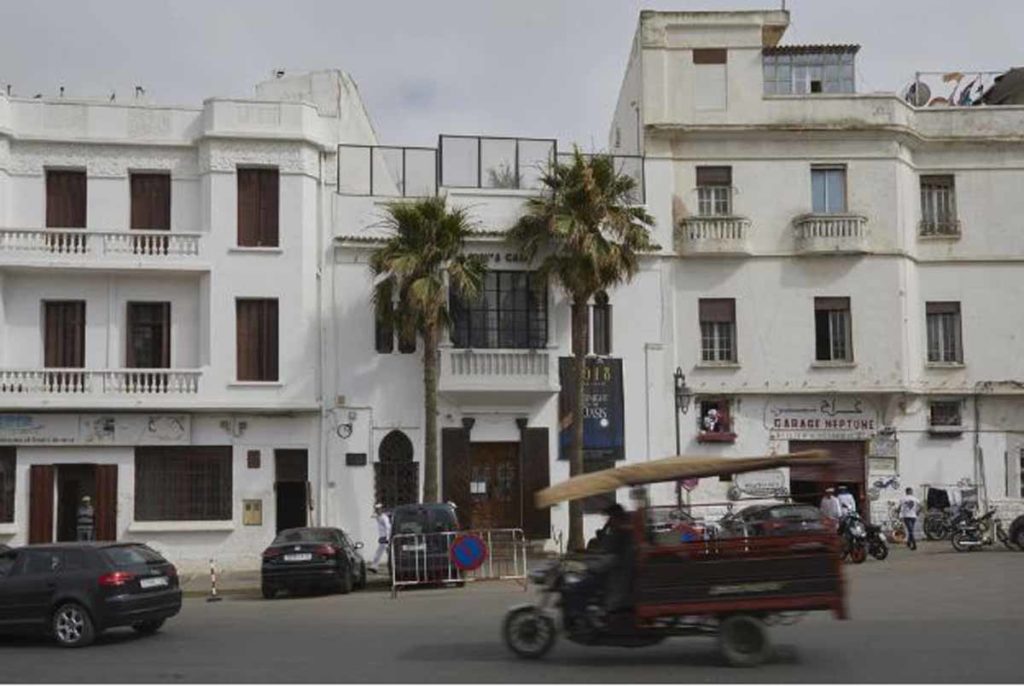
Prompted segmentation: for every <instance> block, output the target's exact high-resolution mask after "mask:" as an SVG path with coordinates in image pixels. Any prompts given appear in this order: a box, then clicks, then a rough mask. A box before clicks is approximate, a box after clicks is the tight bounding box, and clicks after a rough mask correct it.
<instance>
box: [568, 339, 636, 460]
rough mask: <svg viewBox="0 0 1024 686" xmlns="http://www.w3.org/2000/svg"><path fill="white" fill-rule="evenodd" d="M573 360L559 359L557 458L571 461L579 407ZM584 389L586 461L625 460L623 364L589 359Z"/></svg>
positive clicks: (584, 447) (610, 360) (612, 360)
mask: <svg viewBox="0 0 1024 686" xmlns="http://www.w3.org/2000/svg"><path fill="white" fill-rule="evenodd" d="M575 364H576V362H575V360H574V359H573V358H571V357H561V358H559V359H558V379H559V383H560V384H561V386H562V390H561V392H560V393H559V395H558V420H559V421H558V432H559V433H558V447H559V450H558V458H559V459H560V460H567V459H569V451H570V450H571V448H572V436H573V431H572V410H573V407H574V405H575V403H576V386H575V384H574V383H573V367H574V366H575ZM585 373H586V378H585V380H584V385H583V460H584V461H585V462H589V461H597V460H601V461H608V460H623V459H625V457H626V455H625V445H626V440H625V433H626V430H625V429H626V427H625V412H624V409H623V403H622V360H621V359H618V358H610V357H588V358H587V365H586V372H585Z"/></svg>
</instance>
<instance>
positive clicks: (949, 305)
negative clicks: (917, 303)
mask: <svg viewBox="0 0 1024 686" xmlns="http://www.w3.org/2000/svg"><path fill="white" fill-rule="evenodd" d="M924 309H925V313H926V314H960V303H958V302H929V303H925V304H924Z"/></svg>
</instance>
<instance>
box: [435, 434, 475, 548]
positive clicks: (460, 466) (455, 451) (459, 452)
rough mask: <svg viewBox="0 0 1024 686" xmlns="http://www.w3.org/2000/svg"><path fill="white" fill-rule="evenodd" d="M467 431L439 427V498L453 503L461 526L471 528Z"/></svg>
mask: <svg viewBox="0 0 1024 686" xmlns="http://www.w3.org/2000/svg"><path fill="white" fill-rule="evenodd" d="M469 477H470V471H469V432H468V431H466V430H465V429H441V494H442V495H441V498H442V499H443V500H445V501H450V502H453V503H455V506H456V507H457V508H458V511H459V522H460V524H462V526H463V528H472V526H473V522H472V521H468V520H470V512H471V510H472V504H473V502H472V500H471V498H470V495H469Z"/></svg>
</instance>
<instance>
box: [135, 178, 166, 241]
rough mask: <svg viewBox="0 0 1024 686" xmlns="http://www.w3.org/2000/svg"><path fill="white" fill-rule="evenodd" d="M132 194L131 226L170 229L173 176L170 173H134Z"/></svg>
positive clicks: (158, 229)
mask: <svg viewBox="0 0 1024 686" xmlns="http://www.w3.org/2000/svg"><path fill="white" fill-rule="evenodd" d="M131 195H132V207H131V228H133V229H149V230H156V231H169V230H170V228H171V177H170V175H169V174H132V175H131Z"/></svg>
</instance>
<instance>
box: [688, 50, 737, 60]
mask: <svg viewBox="0 0 1024 686" xmlns="http://www.w3.org/2000/svg"><path fill="white" fill-rule="evenodd" d="M727 56H728V51H727V50H726V49H725V48H696V49H694V51H693V63H694V64H725V63H726V59H727Z"/></svg>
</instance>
